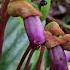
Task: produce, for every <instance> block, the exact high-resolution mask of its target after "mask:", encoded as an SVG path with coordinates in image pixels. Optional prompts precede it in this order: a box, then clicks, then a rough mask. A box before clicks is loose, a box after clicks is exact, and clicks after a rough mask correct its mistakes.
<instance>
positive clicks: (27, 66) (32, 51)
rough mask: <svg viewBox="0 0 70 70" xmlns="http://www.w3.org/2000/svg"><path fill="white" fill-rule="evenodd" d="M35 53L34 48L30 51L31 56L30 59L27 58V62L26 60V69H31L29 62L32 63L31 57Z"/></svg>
mask: <svg viewBox="0 0 70 70" xmlns="http://www.w3.org/2000/svg"><path fill="white" fill-rule="evenodd" d="M33 53H34V49H32V50H31V52H30V54H29V57H28V60H27V62H26V65H25V67H24V70H30V68H29V64H30V63H29V62H30V59H31V57H32V55H33Z"/></svg>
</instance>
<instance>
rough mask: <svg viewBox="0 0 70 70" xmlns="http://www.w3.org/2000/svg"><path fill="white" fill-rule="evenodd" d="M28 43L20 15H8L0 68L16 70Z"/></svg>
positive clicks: (2, 69) (0, 69)
mask: <svg viewBox="0 0 70 70" xmlns="http://www.w3.org/2000/svg"><path fill="white" fill-rule="evenodd" d="M28 44H29V41H28V38H27V35H26V32H25V29H24V22H23V19H22V18H21V17H10V19H9V21H8V23H7V26H6V30H5V39H4V46H3V56H2V58H1V59H0V70H16V67H17V65H18V63H19V61H20V59H21V57H22V55H23V54H24V52H25V50H26V48H27V47H28Z"/></svg>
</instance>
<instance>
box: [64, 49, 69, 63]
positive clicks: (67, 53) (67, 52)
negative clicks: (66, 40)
mask: <svg viewBox="0 0 70 70" xmlns="http://www.w3.org/2000/svg"><path fill="white" fill-rule="evenodd" d="M65 55H66V59H67V61H68V62H70V51H66V50H65Z"/></svg>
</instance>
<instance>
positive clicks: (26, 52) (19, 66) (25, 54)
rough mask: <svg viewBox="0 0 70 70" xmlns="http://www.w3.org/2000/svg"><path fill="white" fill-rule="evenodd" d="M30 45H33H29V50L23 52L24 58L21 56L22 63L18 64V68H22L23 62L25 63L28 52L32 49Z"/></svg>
mask: <svg viewBox="0 0 70 70" xmlns="http://www.w3.org/2000/svg"><path fill="white" fill-rule="evenodd" d="M30 46H31V45H29V47H28V48H27V50H26V51H25V53H24V54H23V56H22V58H21V61H20V63H19V64H18V67H17V69H16V70H20V68H21V66H22V64H23V62H24V60H25V58H26V56H27V54H28V53H29V51H30V49H31V47H30Z"/></svg>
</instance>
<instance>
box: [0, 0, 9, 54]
mask: <svg viewBox="0 0 70 70" xmlns="http://www.w3.org/2000/svg"><path fill="white" fill-rule="evenodd" d="M9 1H10V0H3V1H2V5H1V8H0V19H1V20H0V54H1V53H2V46H3V39H4V30H5V26H6V23H7V20H8V14H7V6H8V3H9Z"/></svg>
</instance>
